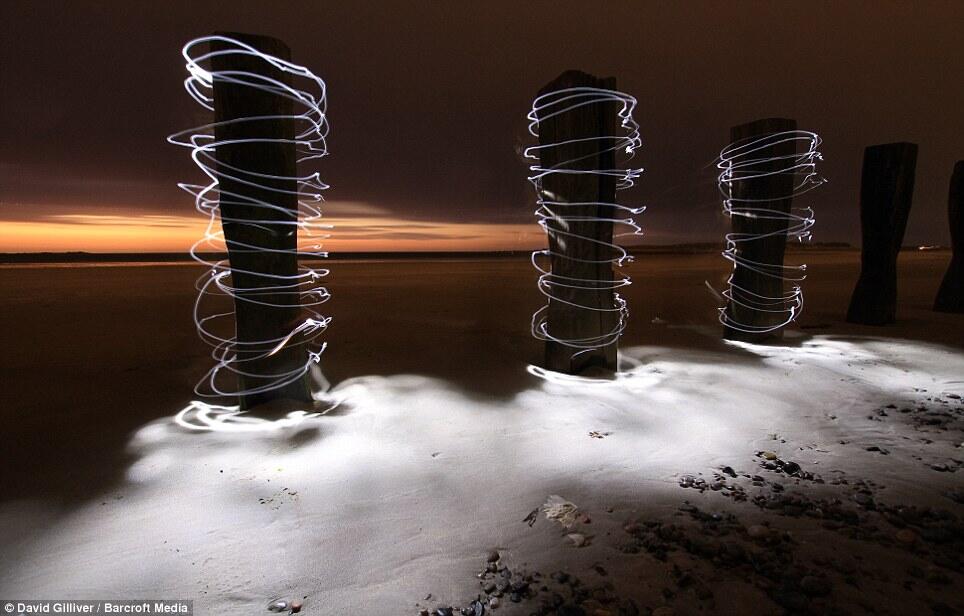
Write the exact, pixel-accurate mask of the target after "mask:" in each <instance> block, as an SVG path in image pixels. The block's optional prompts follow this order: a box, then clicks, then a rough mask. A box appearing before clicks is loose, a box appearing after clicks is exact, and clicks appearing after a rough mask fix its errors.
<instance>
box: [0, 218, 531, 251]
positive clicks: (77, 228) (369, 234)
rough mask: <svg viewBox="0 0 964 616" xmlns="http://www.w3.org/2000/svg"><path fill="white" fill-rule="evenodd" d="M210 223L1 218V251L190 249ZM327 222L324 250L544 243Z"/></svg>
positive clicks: (521, 233)
mask: <svg viewBox="0 0 964 616" xmlns="http://www.w3.org/2000/svg"><path fill="white" fill-rule="evenodd" d="M207 222H208V221H207V220H206V219H204V218H203V217H201V216H197V217H191V216H164V215H144V216H137V217H127V216H115V215H87V214H76V215H74V214H70V215H59V216H48V217H46V218H45V219H43V220H39V221H0V225H2V227H0V228H2V233H0V252H94V253H98V252H101V253H105V252H187V251H188V250H189V249H190V247H191V246H192V245H193V244H194V243H195V242H196V241H197V240H198V239H200V238H202V237H203V236H204V233H205V230H206V228H207ZM325 222H326V223H327V224H331V225H334V227H335V228H334V229H333V230H331V232H330V233H331V237H330V238H328V239H326V240H324V241H323V242H322V245H323V249H324V250H329V251H331V252H410V251H411V252H414V251H489V250H525V249H531V248H534V247H539V246H542V245H544V244H545V236H544V234H543V232H542V230H541V229H540V228H539V227H538V226H537V225H535V224H531V225H530V224H492V223H465V224H462V223H447V222H432V221H413V220H402V219H397V218H391V217H384V216H374V217H372V216H366V217H331V218H326V219H325ZM215 249H216V248H211V250H215ZM221 249H223V247H222V248H221ZM202 250H208V249H207V248H202Z"/></svg>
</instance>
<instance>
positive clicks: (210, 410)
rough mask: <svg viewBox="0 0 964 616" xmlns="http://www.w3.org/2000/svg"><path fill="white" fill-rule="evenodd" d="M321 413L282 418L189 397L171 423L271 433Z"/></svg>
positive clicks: (189, 427) (196, 428) (200, 429)
mask: <svg viewBox="0 0 964 616" xmlns="http://www.w3.org/2000/svg"><path fill="white" fill-rule="evenodd" d="M321 415H322V413H315V412H308V411H291V412H290V413H288V414H287V415H286V416H284V417H282V418H281V419H275V420H270V419H263V418H261V417H253V416H249V415H245V411H242V410H241V407H239V406H220V405H217V404H207V403H205V402H200V401H198V400H192V401H191V403H190V404H188V405H187V406H186V407H184V408H183V409H181V411H180V412H179V413H178V414H177V415H175V416H174V423H176V424H177V425H179V426H181V427H182V428H185V429H187V430H192V431H195V432H272V431H275V430H281V429H283V428H291V427H294V426H297V425H299V424H302V423H304V422H306V421H308V420H311V419H314V418H317V417H321Z"/></svg>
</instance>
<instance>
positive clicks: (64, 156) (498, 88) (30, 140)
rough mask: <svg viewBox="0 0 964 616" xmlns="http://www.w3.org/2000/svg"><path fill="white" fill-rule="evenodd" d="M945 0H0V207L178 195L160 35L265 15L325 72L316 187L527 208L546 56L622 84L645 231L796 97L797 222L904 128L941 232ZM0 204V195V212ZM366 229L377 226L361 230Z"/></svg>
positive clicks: (951, 35) (178, 97)
mask: <svg viewBox="0 0 964 616" xmlns="http://www.w3.org/2000/svg"><path fill="white" fill-rule="evenodd" d="M962 22H964V4H962V3H959V2H939V1H928V2H920V3H881V2H876V1H866V2H857V1H853V2H845V3H844V2H839V3H803V4H793V5H791V4H789V3H773V2H729V3H722V2H719V3H717V2H713V3H710V2H695V3H652V4H651V3H642V2H620V3H616V2H611V3H610V2H589V1H586V2H579V3H574V2H517V1H500V2H495V1H493V2H481V3H469V2H422V3H401V2H384V1H379V2H356V1H353V2H344V3H334V2H284V3H278V2H245V3H225V2H183V3H138V4H137V5H136V8H135V5H134V4H132V3H129V2H101V3H84V2H43V3H38V2H32V1H19V0H6V1H5V2H2V3H0V24H2V26H0V70H2V87H0V108H2V109H3V113H2V114H0V134H2V135H3V139H0V164H2V165H3V166H2V167H0V202H2V205H0V207H3V208H6V207H8V206H9V204H12V203H27V204H33V205H36V206H37V207H36V208H35V211H36V215H37V216H42V215H44V214H49V213H50V212H46V211H45V210H44V208H45V207H47V206H48V205H51V204H60V205H62V206H73V207H75V208H76V209H77V211H78V212H81V211H82V210H84V208H105V207H108V208H109V207H112V206H113V207H115V208H132V209H134V210H137V211H140V210H142V209H149V210H152V211H154V212H155V213H157V214H173V215H182V214H184V215H188V214H190V212H191V207H192V204H191V200H190V197H189V196H188V195H186V194H184V193H182V192H181V191H179V190H178V189H177V187H176V186H175V184H176V182H177V181H200V179H201V176H200V174H199V172H197V171H196V170H195V169H194V168H193V165H192V163H191V162H190V160H189V158H188V157H187V156H186V155H185V152H184V151H183V150H181V149H179V148H175V147H173V146H170V145H169V144H167V143H165V141H164V138H165V137H166V136H167V135H168V134H170V133H172V132H175V131H178V130H181V129H184V128H187V127H189V126H192V125H196V124H200V123H203V122H204V121H206V119H205V117H204V115H203V114H202V113H200V112H199V110H198V109H197V108H195V107H194V106H193V105H194V104H193V102H192V101H191V100H190V99H189V98H188V96H187V95H186V94H185V93H184V91H183V89H182V80H183V77H184V72H183V63H182V61H181V57H180V47H181V45H182V44H183V43H184V42H185V41H187V40H188V39H190V38H192V37H194V36H198V35H202V34H206V33H209V32H211V31H213V30H240V31H251V32H260V33H264V34H270V35H274V36H277V37H279V38H282V39H284V40H285V41H287V42H288V44H289V45H290V47H291V48H292V50H293V55H294V59H295V60H296V61H298V62H301V63H304V64H306V65H308V66H310V67H311V68H312V69H313V70H315V71H316V72H317V73H318V74H319V75H321V76H322V77H324V78H325V79H326V80H327V82H328V85H329V88H330V89H329V93H330V108H329V109H330V117H331V124H332V134H331V150H332V154H331V156H330V157H329V158H328V159H325V160H324V161H323V163H322V165H321V169H322V175H323V178H324V179H325V180H326V181H327V182H329V183H330V184H331V185H332V187H333V188H332V190H331V192H330V195H329V196H330V198H331V199H332V200H333V201H336V202H357V203H365V204H369V205H370V206H372V207H375V208H380V209H383V210H385V211H387V212H390V213H391V215H392V216H394V217H402V218H407V219H413V220H434V221H465V222H522V223H524V222H527V221H532V216H531V210H532V203H531V202H532V196H531V188H530V186H529V185H528V183H527V182H526V181H525V178H524V176H525V165H524V164H523V163H522V161H521V160H520V158H519V156H518V148H519V147H520V146H521V144H522V143H523V142H524V141H525V139H526V138H527V134H526V131H525V127H526V124H525V119H524V116H525V113H526V111H527V109H528V106H529V104H530V99H531V97H532V95H533V94H534V93H535V92H536V91H537V90H538V89H539V88H540V87H541V86H542V85H543V84H544V83H546V82H547V81H548V80H550V79H552V78H553V77H554V76H555V75H556V74H557V73H559V72H560V71H562V70H564V69H567V68H582V69H584V70H587V71H591V72H595V73H598V74H606V75H614V76H616V77H617V79H618V80H619V85H620V87H621V88H622V89H624V90H626V91H628V92H630V93H631V94H633V95H635V96H636V97H637V98H638V99H639V101H640V106H639V109H638V113H637V119H638V121H639V123H640V125H641V128H642V134H643V138H644V142H645V144H644V149H643V150H642V152H641V154H640V158H639V160H640V162H641V163H642V164H643V165H644V166H645V167H646V168H647V173H646V174H645V175H644V177H643V179H642V183H641V187H640V189H639V191H638V194H637V195H635V197H637V198H638V199H640V200H641V201H643V202H644V203H646V204H647V205H649V206H650V209H649V211H648V212H647V214H646V215H645V222H646V224H647V225H648V226H650V227H652V228H653V229H654V231H656V232H655V233H653V234H652V235H651V237H660V236H665V237H686V238H691V239H692V240H693V241H696V240H706V239H712V238H714V237H718V236H719V233H720V232H721V230H722V229H723V228H725V225H726V221H725V220H724V219H723V218H722V216H721V215H720V213H719V209H720V208H719V202H718V199H717V195H716V192H715V185H714V177H715V173H714V171H715V169H714V168H713V166H712V160H713V159H714V157H715V154H716V152H717V151H718V150H719V148H720V147H721V146H723V145H724V144H725V141H726V137H727V134H728V129H729V127H730V126H731V125H734V124H738V123H742V122H744V121H747V120H750V119H754V118H758V117H764V116H772V115H781V116H789V117H795V118H796V119H797V120H798V121H799V123H800V126H801V127H802V128H807V129H810V130H815V131H817V132H819V133H821V134H822V135H823V137H824V139H825V146H824V152H825V156H826V164H825V165H824V167H823V171H824V173H825V174H826V176H827V177H828V178H829V180H830V183H829V184H828V185H827V186H825V187H822V188H821V189H820V191H818V192H816V193H813V204H814V206H815V209H816V210H817V216H818V226H817V228H816V229H815V232H816V238H817V239H819V240H847V241H854V240H856V239H857V237H858V232H857V230H858V225H859V222H858V214H857V207H856V198H857V190H858V184H859V176H860V164H861V155H862V150H863V147H864V146H866V145H868V144H872V143H883V142H888V141H899V140H910V141H916V142H917V143H919V144H920V146H921V149H920V158H919V164H918V174H917V190H916V195H915V204H914V209H913V211H912V214H911V221H910V224H909V230H908V240H909V241H911V242H921V243H925V242H926V243H935V242H941V243H946V242H947V241H948V233H947V222H946V213H945V212H946V195H947V183H948V180H949V177H950V173H951V169H952V167H953V163H954V161H955V160H958V159H960V158H964V143H962V142H961V135H964V116H962V114H961V113H960V104H959V103H960V100H961V98H962V88H964V86H962V82H961V79H960V74H959V73H960V71H959V69H958V65H959V59H960V58H961V57H962V56H964V38H962V37H961V34H960V24H961V23H962ZM0 216H2V213H0ZM380 232H381V231H380Z"/></svg>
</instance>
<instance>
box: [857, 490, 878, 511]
mask: <svg viewBox="0 0 964 616" xmlns="http://www.w3.org/2000/svg"><path fill="white" fill-rule="evenodd" d="M854 500H855V501H857V504H858V505H862V506H864V507H871V506H873V504H874V499H873V497H872V496H870V495H869V494H864V493H863V492H857V493H856V494H854Z"/></svg>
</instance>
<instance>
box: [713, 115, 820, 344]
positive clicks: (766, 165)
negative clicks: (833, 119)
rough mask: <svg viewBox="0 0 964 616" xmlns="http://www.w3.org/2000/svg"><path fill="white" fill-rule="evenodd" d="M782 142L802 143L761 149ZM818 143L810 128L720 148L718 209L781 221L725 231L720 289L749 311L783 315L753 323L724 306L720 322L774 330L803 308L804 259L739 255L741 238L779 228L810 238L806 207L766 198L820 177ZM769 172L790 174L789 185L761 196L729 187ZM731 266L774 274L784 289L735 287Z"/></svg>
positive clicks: (808, 186)
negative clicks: (725, 270) (777, 152)
mask: <svg viewBox="0 0 964 616" xmlns="http://www.w3.org/2000/svg"><path fill="white" fill-rule="evenodd" d="M784 143H793V144H795V145H802V146H803V148H802V149H801V151H800V152H794V153H792V154H787V155H783V156H773V155H768V154H767V153H768V152H772V151H773V148H774V146H777V145H779V144H784ZM820 144H821V139H820V136H819V135H817V134H816V133H812V132H808V131H801V130H791V131H783V132H779V133H773V134H769V135H765V136H762V137H752V138H750V139H745V140H742V141H738V142H735V143H731V144H730V145H729V146H727V147H726V148H724V149H723V151H722V152H720V158H719V162H718V163H717V168H719V169H720V175H719V177H718V185H719V189H720V193H721V194H722V195H723V213H724V214H726V215H727V216H730V217H732V216H744V217H746V218H755V219H763V220H769V221H778V222H785V223H786V224H785V225H783V224H777V225H774V226H775V227H776V228H775V229H774V230H772V231H766V232H761V233H728V234H727V235H726V249H725V250H724V251H723V257H724V258H726V259H728V260H729V261H731V262H732V263H733V272H731V273H730V277H729V279H728V280H727V287H728V288H727V289H726V290H724V291H723V293H722V295H723V296H724V297H725V298H726V300H727V301H728V302H732V303H735V304H738V305H740V306H742V307H743V308H746V309H747V310H749V311H753V312H763V313H767V314H768V315H774V314H783V315H784V316H783V317H782V320H781V322H779V323H778V324H770V325H754V324H750V323H742V322H740V321H738V320H736V319H734V318H733V316H732V315H731V314H729V313H728V311H727V308H726V306H724V307H722V308H720V309H719V314H720V317H719V318H720V322H721V323H723V324H724V325H726V326H728V327H730V328H732V329H734V330H737V331H741V332H745V333H750V334H764V333H767V332H772V331H776V330H778V329H780V328H782V327H784V326H786V325H788V324H790V323H792V322H793V321H794V320H795V319H796V318H797V316H798V315H799V314H800V312H801V310H803V291H802V289H801V287H800V283H801V282H802V281H803V280H804V279H805V278H806V270H807V266H806V264H801V265H782V264H781V265H775V264H772V263H761V262H758V261H753V260H750V259H748V258H746V257H745V256H743V254H742V250H741V248H742V247H743V246H744V245H745V244H748V243H751V242H756V241H760V240H762V239H765V238H768V237H772V236H776V235H782V234H784V233H786V236H787V238H788V239H794V240H797V241H799V242H803V241H809V240H810V228H811V227H813V224H814V217H813V209H812V208H810V207H803V208H796V207H794V208H791V209H790V211H789V212H786V211H782V210H779V209H776V208H775V207H772V205H771V204H772V203H773V202H776V201H781V200H784V199H789V198H793V197H798V196H800V195H802V194H804V193H807V192H809V191H811V190H813V189H814V188H816V187H817V186H820V185H821V184H823V183H824V182H826V180H825V179H824V178H822V177H820V176H819V175H818V174H817V170H816V166H817V161H819V160H823V158H822V156H821V155H820V152H819V151H818V150H817V148H819V147H820ZM774 165H776V167H774ZM775 175H788V176H792V178H793V182H792V188H791V190H790V191H789V192H788V193H786V194H778V195H772V196H770V197H768V198H766V199H744V198H737V197H735V196H734V187H735V186H737V185H738V184H739V183H740V182H746V181H751V180H755V179H759V178H763V177H767V176H775ZM771 228H773V227H771ZM737 268H746V269H748V270H752V271H753V272H756V273H758V274H760V275H761V276H765V277H768V278H774V279H779V280H780V281H781V283H782V288H783V289H784V292H783V293H782V294H781V295H779V296H776V297H768V296H763V295H760V294H758V293H754V292H753V291H751V290H750V289H746V288H744V287H741V286H740V285H738V284H736V283H735V282H734V280H733V278H734V273H735V272H736V270H737ZM787 283H789V289H787Z"/></svg>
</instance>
